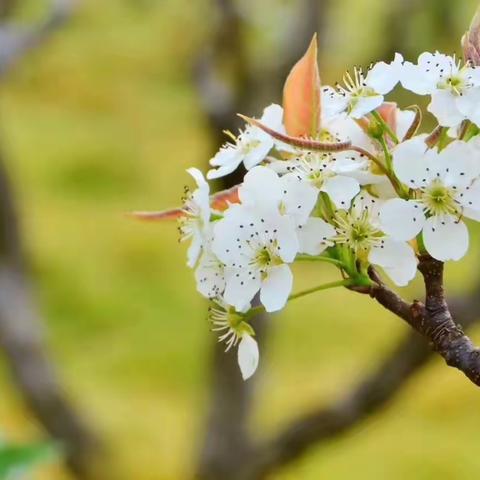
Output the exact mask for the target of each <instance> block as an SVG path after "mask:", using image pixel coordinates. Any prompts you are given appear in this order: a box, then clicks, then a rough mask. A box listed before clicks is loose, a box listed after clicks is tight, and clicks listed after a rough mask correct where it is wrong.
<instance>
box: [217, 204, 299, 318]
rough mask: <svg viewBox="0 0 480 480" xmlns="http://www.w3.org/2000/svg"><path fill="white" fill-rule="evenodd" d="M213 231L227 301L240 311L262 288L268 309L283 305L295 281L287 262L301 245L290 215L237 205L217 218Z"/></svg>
mask: <svg viewBox="0 0 480 480" xmlns="http://www.w3.org/2000/svg"><path fill="white" fill-rule="evenodd" d="M214 235H215V238H214V241H213V245H212V250H213V252H214V253H215V254H216V256H217V257H218V258H219V259H220V260H221V261H222V262H223V263H224V264H225V282H226V287H225V292H224V294H223V298H224V300H225V302H226V303H228V304H229V305H233V306H234V307H235V308H236V309H237V310H239V311H241V310H242V309H244V308H245V305H247V304H248V303H249V302H250V301H251V300H252V298H253V297H254V295H255V294H256V293H257V292H258V291H260V301H261V303H262V304H263V305H264V307H265V309H266V311H267V312H274V311H277V310H280V309H282V308H283V307H284V305H285V304H286V302H287V299H288V296H289V294H290V292H291V289H292V283H293V276H292V272H291V271H290V267H289V266H288V264H289V263H291V262H293V260H294V259H295V256H296V254H297V252H298V248H299V244H298V238H297V235H296V231H295V227H294V225H293V223H292V221H291V219H290V218H288V216H286V215H280V214H279V213H273V212H272V213H271V214H270V215H268V216H266V215H265V216H263V215H262V213H261V212H256V210H255V209H253V208H249V207H248V206H243V205H234V206H231V207H230V209H229V210H228V211H227V212H226V214H225V217H224V218H223V219H222V220H219V221H218V222H217V224H216V225H215V227H214Z"/></svg>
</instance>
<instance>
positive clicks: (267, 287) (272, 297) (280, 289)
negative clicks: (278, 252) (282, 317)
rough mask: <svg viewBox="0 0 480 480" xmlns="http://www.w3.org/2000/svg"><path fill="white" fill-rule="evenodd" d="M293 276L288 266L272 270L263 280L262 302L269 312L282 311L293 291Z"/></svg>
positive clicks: (280, 266)
mask: <svg viewBox="0 0 480 480" xmlns="http://www.w3.org/2000/svg"><path fill="white" fill-rule="evenodd" d="M292 285H293V275H292V272H291V270H290V267H289V266H288V265H279V266H277V267H273V268H270V269H269V270H268V272H267V277H266V278H265V280H263V283H262V288H261V290H260V301H261V302H262V304H263V306H264V307H265V310H266V311H267V312H276V311H277V310H281V309H282V308H283V307H284V306H285V304H286V303H287V301H288V296H289V295H290V292H291V291H292Z"/></svg>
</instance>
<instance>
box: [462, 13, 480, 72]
mask: <svg viewBox="0 0 480 480" xmlns="http://www.w3.org/2000/svg"><path fill="white" fill-rule="evenodd" d="M462 48H463V57H464V59H465V62H469V63H471V64H472V65H473V66H480V7H479V8H478V10H477V13H476V14H475V16H474V17H473V20H472V23H471V24H470V28H469V29H468V31H467V32H466V33H465V35H464V36H463V37H462Z"/></svg>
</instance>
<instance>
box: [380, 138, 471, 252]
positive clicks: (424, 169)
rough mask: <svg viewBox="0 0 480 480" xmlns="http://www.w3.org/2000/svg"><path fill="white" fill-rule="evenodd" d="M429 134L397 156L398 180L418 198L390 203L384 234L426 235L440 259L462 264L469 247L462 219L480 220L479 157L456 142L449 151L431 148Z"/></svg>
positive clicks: (401, 149) (400, 236) (398, 236)
mask: <svg viewBox="0 0 480 480" xmlns="http://www.w3.org/2000/svg"><path fill="white" fill-rule="evenodd" d="M424 140H425V135H420V136H417V137H414V138H413V139H411V140H409V141H406V142H404V143H402V144H400V145H398V147H397V148H396V149H395V150H394V152H393V168H394V171H395V174H396V176H397V177H398V178H399V179H400V180H401V181H402V182H403V183H404V184H405V185H407V186H408V187H409V188H410V189H412V191H413V196H414V198H413V199H411V200H404V199H401V198H394V199H391V200H388V201H387V202H386V203H385V204H384V205H383V207H382V211H381V214H380V218H381V223H382V228H383V230H384V231H385V232H386V233H388V234H390V235H391V236H392V237H394V238H396V239H397V240H410V239H412V238H414V237H415V236H416V235H418V234H419V233H420V232H421V231H423V242H424V244H425V248H426V249H427V251H428V252H429V253H430V255H431V256H432V257H434V258H436V259H437V260H441V261H446V260H459V259H460V258H462V257H463V256H464V255H465V253H466V251H467V248H468V230H467V227H466V225H465V223H464V222H463V220H462V218H463V217H467V218H473V219H479V218H480V180H479V176H480V154H479V152H478V151H476V150H475V149H474V148H473V146H472V144H470V143H466V142H463V141H459V140H457V141H453V142H452V143H450V144H449V145H448V146H447V147H446V148H445V149H443V150H442V151H440V152H438V150H437V149H428V148H427V145H426V144H425V141H424Z"/></svg>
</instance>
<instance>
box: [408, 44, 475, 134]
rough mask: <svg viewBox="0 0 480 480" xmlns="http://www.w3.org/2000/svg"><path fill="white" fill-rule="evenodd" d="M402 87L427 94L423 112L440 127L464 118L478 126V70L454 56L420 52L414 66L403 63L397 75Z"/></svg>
mask: <svg viewBox="0 0 480 480" xmlns="http://www.w3.org/2000/svg"><path fill="white" fill-rule="evenodd" d="M401 83H402V85H403V87H404V88H406V89H407V90H410V91H412V92H414V93H416V94H418V95H430V96H431V99H432V100H431V102H430V104H429V105H428V107H427V109H428V111H429V112H431V113H432V114H433V115H435V117H436V118H437V120H438V122H439V123H440V125H442V126H444V127H455V126H457V125H459V124H460V123H461V122H462V121H463V120H465V119H468V120H471V121H472V122H474V123H476V124H477V125H480V109H479V108H478V105H479V102H480V68H479V67H474V66H471V65H470V64H469V63H467V64H465V65H462V64H461V62H460V61H459V60H457V59H456V58H455V57H450V56H448V55H444V54H443V53H439V52H435V53H429V52H424V53H422V54H421V55H420V56H419V57H418V63H417V64H416V65H415V64H413V63H411V62H405V63H404V65H403V68H402V73H401Z"/></svg>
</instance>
